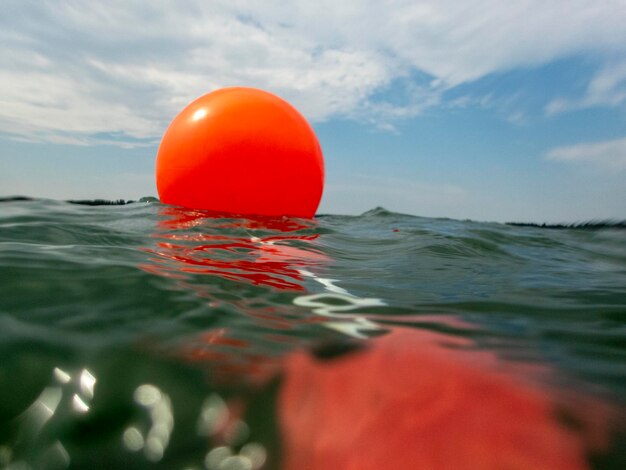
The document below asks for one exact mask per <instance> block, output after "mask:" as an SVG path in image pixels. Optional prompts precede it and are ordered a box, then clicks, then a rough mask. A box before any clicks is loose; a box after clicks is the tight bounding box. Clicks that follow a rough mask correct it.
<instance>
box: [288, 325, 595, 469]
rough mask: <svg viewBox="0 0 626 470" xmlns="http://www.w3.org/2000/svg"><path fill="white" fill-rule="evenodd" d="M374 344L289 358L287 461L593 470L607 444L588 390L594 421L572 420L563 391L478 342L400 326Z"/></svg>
mask: <svg viewBox="0 0 626 470" xmlns="http://www.w3.org/2000/svg"><path fill="white" fill-rule="evenodd" d="M368 344H369V346H370V347H369V348H367V349H366V350H365V351H363V352H355V353H349V354H347V355H344V356H341V357H337V358H331V359H328V360H325V361H322V360H318V359H315V358H313V357H312V356H311V355H309V354H306V353H298V354H294V355H291V356H289V357H288V358H287V359H286V360H285V363H284V371H283V372H284V383H283V386H282V390H281V393H280V397H279V413H280V416H279V419H280V425H281V428H282V439H283V446H284V461H283V462H284V465H283V467H282V468H283V469H284V470H296V469H297V470H318V469H319V470H326V469H344V470H345V469H354V470H357V469H358V470H368V469H372V470H373V469H377V470H378V469H384V468H388V469H401V468H411V469H448V468H449V469H459V468H471V469H501V468H507V469H508V468H510V469H545V470H548V469H550V470H552V469H557V468H558V469H584V468H588V466H587V464H586V460H585V455H586V452H587V450H588V448H589V447H590V446H592V445H595V446H596V447H598V448H604V447H606V446H607V436H606V432H605V431H604V430H603V426H602V424H603V423H606V417H607V413H606V409H605V408H604V407H603V405H600V404H599V403H593V402H592V401H591V400H586V402H585V405H584V409H583V410H582V411H583V413H584V414H582V417H583V418H592V419H595V420H596V421H595V422H593V421H589V422H583V421H580V422H578V423H577V426H576V427H575V428H570V427H567V426H565V425H564V424H563V423H561V422H559V420H557V419H556V416H557V411H559V409H558V406H557V399H556V397H555V396H551V395H550V394H548V393H547V391H546V390H543V389H539V388H535V387H532V386H530V385H528V383H524V382H522V379H521V378H520V377H519V376H517V375H516V376H515V377H513V375H512V374H506V373H502V372H496V370H497V369H498V368H499V367H498V361H497V359H496V357H495V356H494V355H493V354H490V353H488V352H472V351H469V350H467V349H463V347H464V346H467V345H469V344H470V343H469V342H466V341H464V340H458V339H457V340H454V339H451V338H450V337H449V336H444V335H441V334H437V333H431V332H426V331H420V330H412V329H406V328H396V329H393V330H392V331H391V333H390V334H388V335H385V336H382V337H379V338H376V339H372V340H370V341H369V343H368ZM442 344H446V347H444V346H443V345H442ZM449 346H454V347H452V348H451V347H449ZM570 419H571V418H570Z"/></svg>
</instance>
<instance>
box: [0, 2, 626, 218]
mask: <svg viewBox="0 0 626 470" xmlns="http://www.w3.org/2000/svg"><path fill="white" fill-rule="evenodd" d="M2 10H3V13H2V15H0V197H3V196H9V195H25V196H33V197H45V198H53V199H94V198H105V199H138V198H140V197H143V196H157V192H156V185H155V178H154V161H155V156H156V153H157V149H158V145H159V142H160V139H161V137H162V135H163V133H164V131H165V129H166V128H167V126H168V124H169V122H170V121H171V120H172V119H173V118H174V117H175V116H176V114H177V113H178V112H179V111H180V110H182V108H184V107H185V106H186V104H187V103H189V102H190V101H192V100H193V99H195V98H197V97H199V96H201V95H204V94H206V93H208V92H210V91H213V90H215V89H217V88H221V87H225V86H251V87H256V88H261V89H265V90H267V91H270V92H272V93H275V94H277V95H279V96H281V97H282V98H284V99H286V100H287V101H289V102H290V103H292V104H293V105H294V106H295V107H296V108H297V109H298V110H300V112H301V113H302V114H303V115H304V116H305V117H306V118H307V119H308V120H309V122H311V124H312V125H313V128H314V130H315V132H316V134H317V136H318V138H319V140H320V143H321V146H322V149H323V152H324V158H325V165H326V184H325V191H324V196H323V199H322V203H321V206H320V208H319V210H318V212H319V213H335V214H360V213H362V212H365V211H367V210H369V209H372V208H374V207H377V206H382V207H384V208H386V209H388V210H392V211H395V212H402V213H408V214H414V215H420V216H427V217H450V218H455V219H472V220H479V221H498V222H505V221H523V222H537V223H541V222H551V223H559V222H565V223H573V222H581V221H591V220H606V219H616V220H624V219H626V27H625V26H624V25H626V0H602V1H597V0H516V1H515V2H505V1H501V0H425V1H420V0H412V1H405V0H389V1H384V2H383V1H380V0H376V1H368V0H359V1H357V0H343V1H341V2H338V1H336V0H334V1H327V0H317V1H310V0H292V1H290V2H283V1H274V0H264V1H256V2H252V1H239V0H227V1H162V0H153V1H128V0H124V1H115V0H114V1H108V2H96V1H71V0H67V1H63V2H58V1H42V0H37V1H28V0H3V2H2Z"/></svg>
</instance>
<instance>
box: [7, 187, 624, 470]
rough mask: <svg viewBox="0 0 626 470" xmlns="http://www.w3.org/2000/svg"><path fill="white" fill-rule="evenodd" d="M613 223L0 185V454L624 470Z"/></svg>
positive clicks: (32, 458)
mask: <svg viewBox="0 0 626 470" xmlns="http://www.w3.org/2000/svg"><path fill="white" fill-rule="evenodd" d="M624 405H626V223H624V222H622V221H591V222H586V223H581V224H577V225H576V224H575V225H533V224H503V223H486V222H477V221H471V220H452V219H446V218H425V217H416V216H411V215H404V214H398V213H393V212H390V211H388V210H385V209H383V208H374V209H372V210H370V211H368V212H365V213H364V214H362V215H358V216H341V215H319V216H317V217H315V218H314V219H312V220H307V219H298V218H288V217H279V218H276V217H273V218H270V217H244V216H235V215H225V214H216V213H211V212H206V211H199V210H190V209H185V208H181V207H175V206H169V205H165V204H161V203H159V201H158V200H156V199H154V198H143V199H141V200H139V201H136V202H132V201H100V200H93V201H57V200H48V199H35V198H27V197H11V198H4V199H2V200H0V468H4V469H11V470H16V469H20V470H23V469H66V468H88V469H97V468H102V469H111V468H146V469H151V468H154V469H157V468H158V469H161V468H163V469H181V470H192V469H197V470H200V469H207V470H258V469H283V470H296V469H297V470H306V469H312V470H313V469H315V470H318V469H319V470H322V469H324V470H343V469H346V470H367V469H390V470H395V469H546V470H547V469H584V468H598V469H600V468H605V469H609V468H615V469H623V468H626V438H625V436H626V433H625V430H626V426H625V423H626V419H625V413H624Z"/></svg>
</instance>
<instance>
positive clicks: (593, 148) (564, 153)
mask: <svg viewBox="0 0 626 470" xmlns="http://www.w3.org/2000/svg"><path fill="white" fill-rule="evenodd" d="M546 157H547V158H548V159H549V160H557V161H563V162H571V163H588V164H592V165H595V166H598V167H600V168H603V169H605V170H609V171H618V172H621V171H626V138H622V139H615V140H607V141H604V142H595V143H585V144H578V145H571V146H566V147H557V148H555V149H552V150H550V151H549V152H548V153H547V154H546Z"/></svg>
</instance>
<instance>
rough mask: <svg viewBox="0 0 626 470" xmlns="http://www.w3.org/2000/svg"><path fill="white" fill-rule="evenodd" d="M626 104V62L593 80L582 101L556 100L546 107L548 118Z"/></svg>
mask: <svg viewBox="0 0 626 470" xmlns="http://www.w3.org/2000/svg"><path fill="white" fill-rule="evenodd" d="M624 103H626V60H623V61H617V62H616V63H611V64H609V65H606V66H605V67H603V68H602V69H600V70H599V71H598V72H597V73H596V74H595V75H594V76H593V78H592V79H591V81H590V82H589V84H588V86H587V90H586V93H585V95H584V96H583V97H582V98H580V99H569V100H568V99H564V98H556V99H554V100H552V101H551V102H550V103H548V105H547V106H546V114H547V115H548V116H551V115H554V114H558V113H562V112H566V111H572V110H576V109H583V108H592V107H598V106H608V107H615V106H620V105H622V104H624Z"/></svg>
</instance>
